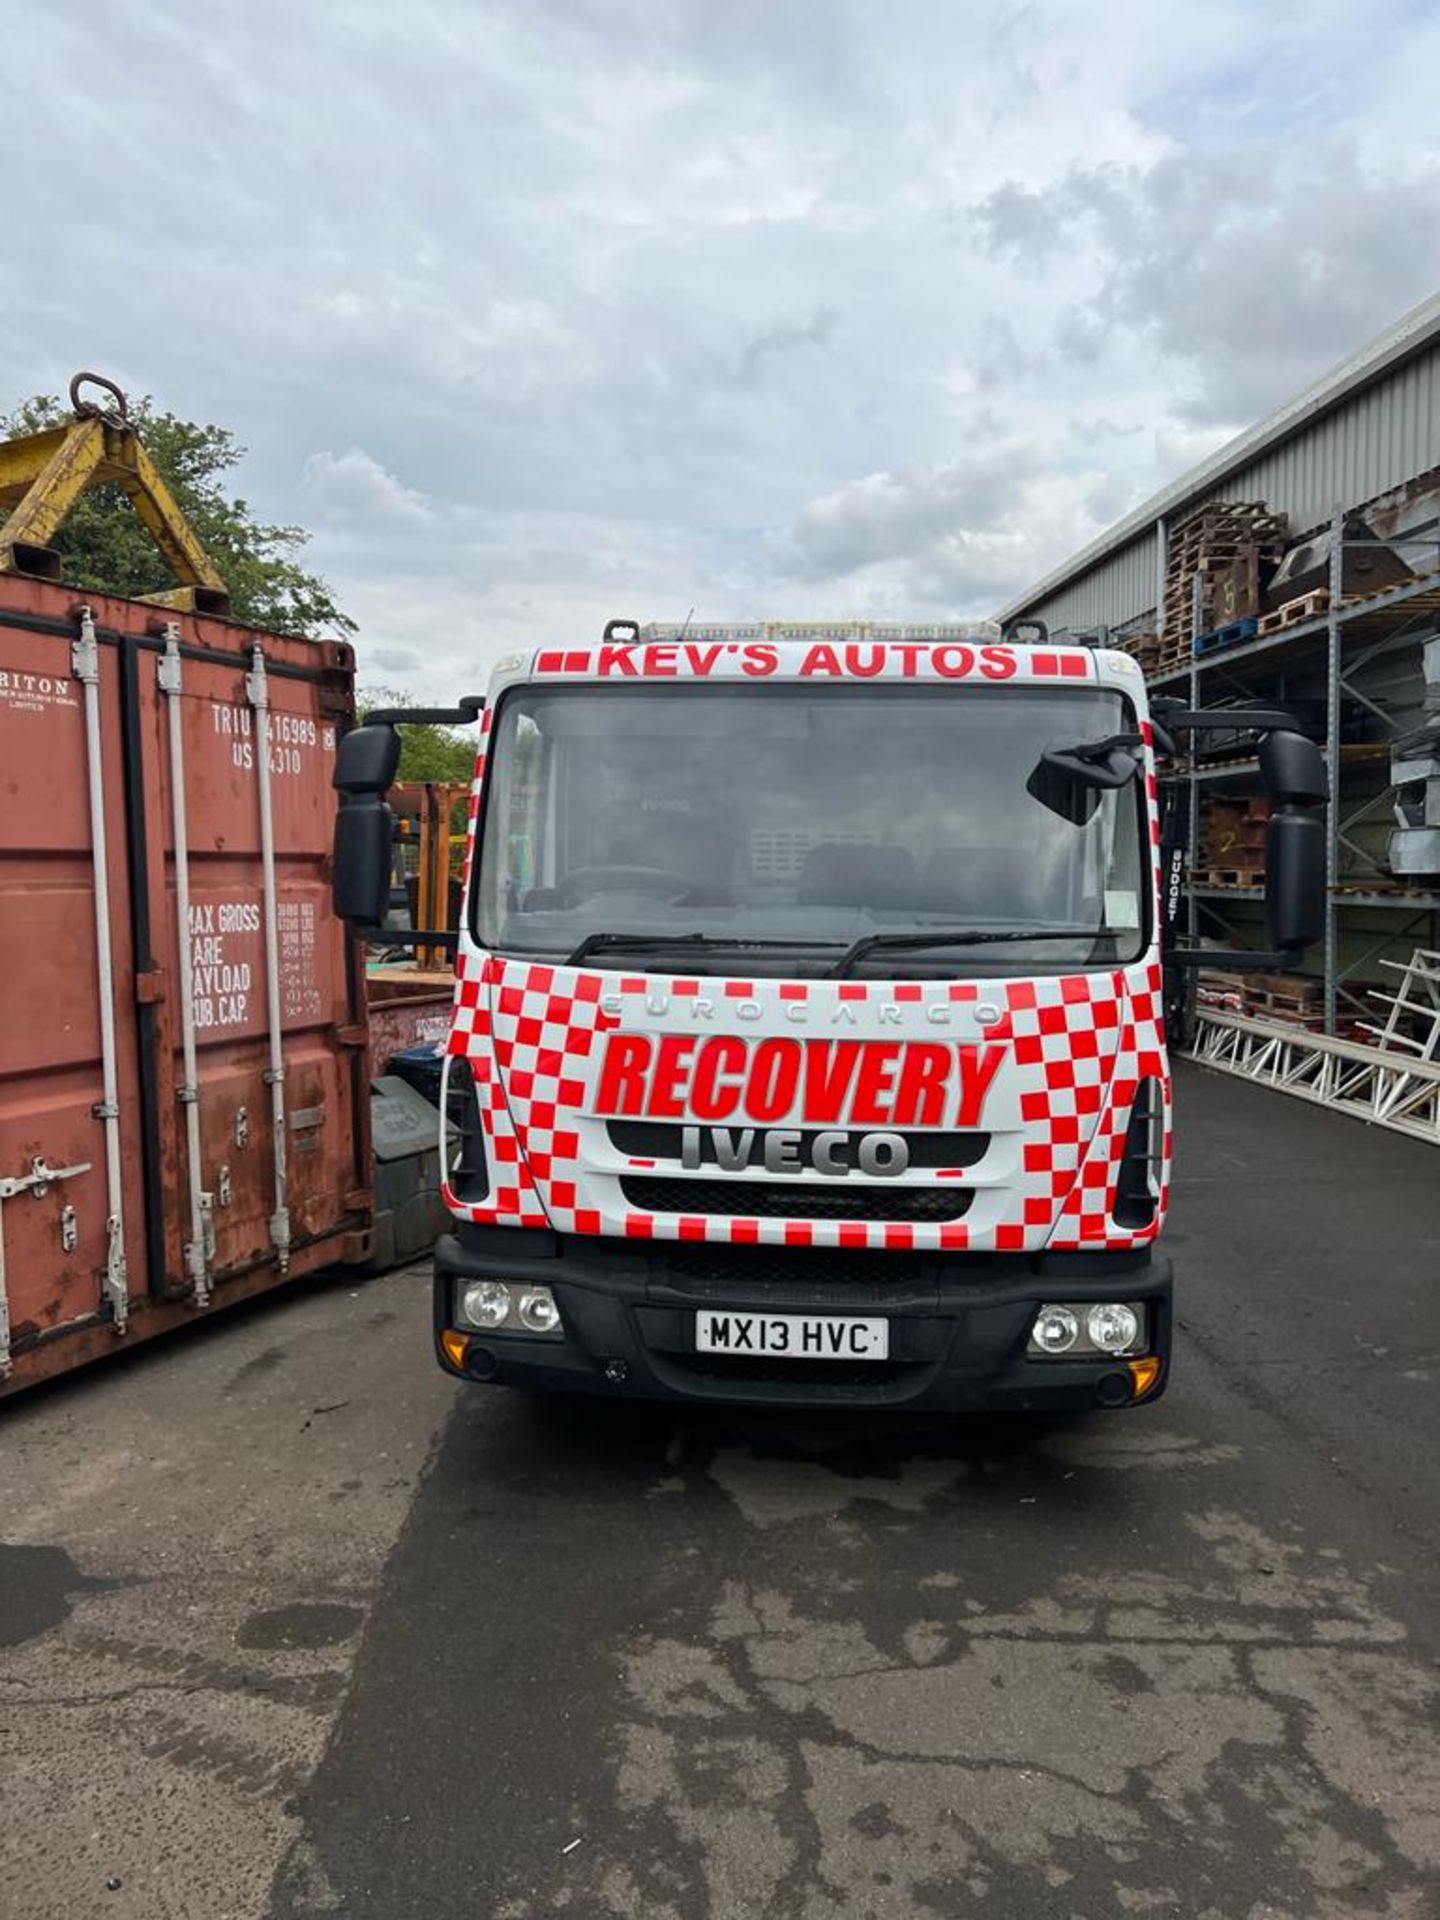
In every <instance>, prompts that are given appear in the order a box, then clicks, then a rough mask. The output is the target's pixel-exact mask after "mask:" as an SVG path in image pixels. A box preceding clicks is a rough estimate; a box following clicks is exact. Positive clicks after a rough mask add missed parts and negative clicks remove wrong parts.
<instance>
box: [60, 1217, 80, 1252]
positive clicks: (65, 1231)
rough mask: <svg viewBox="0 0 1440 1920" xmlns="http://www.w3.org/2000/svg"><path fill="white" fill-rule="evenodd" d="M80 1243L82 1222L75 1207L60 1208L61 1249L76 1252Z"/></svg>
mask: <svg viewBox="0 0 1440 1920" xmlns="http://www.w3.org/2000/svg"><path fill="white" fill-rule="evenodd" d="M79 1244H80V1222H79V1220H78V1218H77V1217H76V1213H75V1209H74V1207H62V1208H61V1209H60V1251H61V1252H62V1253H74V1251H75V1249H76V1247H77V1246H78V1245H79Z"/></svg>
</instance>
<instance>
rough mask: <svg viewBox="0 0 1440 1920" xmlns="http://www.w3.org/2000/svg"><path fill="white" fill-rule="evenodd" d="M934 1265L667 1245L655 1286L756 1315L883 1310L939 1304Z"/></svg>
mask: <svg viewBox="0 0 1440 1920" xmlns="http://www.w3.org/2000/svg"><path fill="white" fill-rule="evenodd" d="M933 1272H934V1262H933V1260H931V1259H930V1258H928V1257H927V1256H925V1255H923V1254H921V1255H916V1254H909V1253H880V1252H870V1251H865V1252H861V1251H859V1250H858V1249H854V1250H852V1249H850V1248H846V1247H825V1248H819V1247H729V1246H714V1245H709V1244H707V1245H703V1246H702V1245H696V1244H692V1243H690V1242H688V1241H685V1240H679V1241H676V1242H674V1243H673V1244H672V1245H667V1247H666V1250H665V1253H664V1257H663V1262H662V1263H661V1264H660V1266H659V1267H658V1268H657V1275H656V1277H657V1280H658V1282H659V1284H660V1285H661V1286H662V1287H663V1288H664V1289H665V1292H666V1294H667V1296H668V1295H669V1294H672V1293H673V1294H678V1295H680V1296H682V1297H683V1298H684V1299H686V1300H687V1301H689V1300H695V1301H700V1300H713V1301H719V1302H723V1303H724V1304H726V1305H730V1306H748V1307H753V1306H754V1305H755V1304H756V1302H757V1301H763V1302H764V1303H765V1305H766V1306H768V1307H771V1308H773V1309H775V1310H776V1311H779V1310H781V1309H782V1308H788V1307H797V1308H800V1309H804V1308H806V1307H819V1308H822V1309H829V1310H832V1311H833V1310H834V1309H835V1308H836V1307H856V1308H858V1309H859V1310H860V1312H861V1313H873V1312H875V1311H876V1309H877V1308H885V1307H923V1306H933V1305H934V1304H935V1282H934V1280H933V1278H932V1277H931V1275H932V1274H933Z"/></svg>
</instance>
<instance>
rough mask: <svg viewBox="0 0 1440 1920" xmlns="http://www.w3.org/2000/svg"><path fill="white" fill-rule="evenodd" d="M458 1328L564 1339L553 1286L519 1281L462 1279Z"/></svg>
mask: <svg viewBox="0 0 1440 1920" xmlns="http://www.w3.org/2000/svg"><path fill="white" fill-rule="evenodd" d="M455 1320H456V1324H457V1325H458V1326H462V1327H472V1328H475V1329H478V1330H479V1331H481V1332H484V1333H528V1334H534V1335H539V1336H540V1337H541V1338H545V1339H551V1340H563V1339H564V1337H565V1329H564V1327H563V1326H562V1325H561V1324H560V1308H559V1307H558V1305H557V1304H556V1301H555V1295H554V1294H553V1293H552V1292H551V1291H550V1289H549V1287H537V1286H534V1285H532V1284H531V1283H530V1282H528V1281H518V1280H508V1281H507V1280H462V1281H460V1282H459V1283H458V1284H457V1285H456V1288H455Z"/></svg>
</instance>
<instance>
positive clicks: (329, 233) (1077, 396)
mask: <svg viewBox="0 0 1440 1920" xmlns="http://www.w3.org/2000/svg"><path fill="white" fill-rule="evenodd" d="M1437 59H1440V28H1437V26H1436V25H1435V24H1434V23H1433V22H1432V21H1431V20H1430V19H1429V18H1428V17H1427V16H1424V15H1420V14H1417V15H1416V17H1415V18H1414V19H1413V20H1410V21H1408V22H1407V20H1406V18H1405V17H1404V14H1403V11H1402V14H1401V16H1400V17H1399V18H1397V19H1393V20H1391V21H1389V22H1388V23H1387V29H1386V32H1385V34H1384V35H1382V36H1380V37H1379V38H1378V39H1377V37H1376V35H1375V31H1374V27H1373V23H1372V22H1371V21H1370V20H1369V19H1368V17H1366V16H1364V15H1360V14H1357V13H1356V12H1355V10H1354V9H1353V7H1350V6H1344V5H1341V4H1340V0H1276V4H1274V5H1273V6H1267V7H1264V8H1256V7H1253V6H1248V5H1242V4H1239V0H1228V3H1227V0H1217V4H1216V5H1213V6H1206V7H1203V8H1196V7H1194V6H1190V5H1184V4H1182V3H1181V0H1093V4H1092V5H1089V6H1084V5H1081V6H1076V5H1073V4H1070V0H1029V3H1028V4H1015V3H1014V0H978V4H975V5H970V6H966V7H963V8H960V7H956V6H955V5H954V4H953V0H897V3H896V4H893V5H891V6H888V7H886V8H883V9H882V8H876V7H875V6H874V5H873V4H871V0H727V4H725V5H715V4H710V3H709V0H673V4H667V5H664V6H656V5H654V4H653V0H483V3H482V0H414V4H412V5H411V6H408V7H405V8H398V9H397V8H396V7H394V5H393V4H390V0H345V3H344V4H339V3H338V0H337V4H336V5H334V6H331V7H328V8H323V9H307V8H297V7H294V6H291V5H288V4H286V0H252V3H251V4H250V5H248V6H246V7H244V8H235V9H222V10H215V9H204V10H197V9H196V8H194V6H193V5H190V4H187V0H135V4H134V5H132V6H130V7H127V8H125V9H124V10H123V11H118V10H116V9H115V8H113V7H110V6H106V5H105V4H104V3H103V0H53V4H52V5H50V6H47V7H45V8H42V9H39V10H36V11H35V12H34V14H33V17H32V18H31V19H30V20H29V22H28V25H27V31H26V33H25V34H24V35H22V36H18V37H13V44H11V45H9V46H8V47H7V87H6V101H7V106H6V113H5V115H4V117H3V120H0V160H3V161H4V162H5V163H6V165H5V174H6V177H7V178H10V179H22V178H23V180H24V181H25V192H26V219H25V220H24V221H23V222H18V223H17V222H12V223H11V230H10V232H9V233H8V235H7V257H6V269H7V270H6V273H5V275H4V276H3V279H0V326H3V332H4V337H5V340H6V372H7V383H8V387H7V394H6V395H3V396H0V403H3V401H4V400H5V399H6V398H18V397H19V396H20V395H22V394H24V393H26V392H29V391H33V390H35V389H44V390H47V391H52V392H53V391H58V390H63V385H64V381H65V379H66V378H67V377H68V375H69V374H70V372H71V371H72V370H73V369H74V368H75V367H77V366H84V365H94V364H96V363H97V362H99V363H100V364H101V366H102V367H103V368H104V370H106V371H109V372H113V373H114V374H115V375H116V376H117V377H118V378H120V379H121V380H122V382H125V383H128V384H130V385H132V386H133V387H134V388H135V389H136V390H137V391H140V392H145V391H149V392H152V393H154V394H155V395H156V397H157V399H158V400H159V401H160V402H161V403H162V404H163V405H166V406H169V407H172V408H174V409H176V410H177V411H180V412H183V413H187V414H190V415H191V416H193V417H198V418H203V419H213V420H217V421H220V422H222V423H223V424H225V425H228V426H230V427H232V428H233V429H234V430H235V431H236V433H237V435H238V437H239V438H240V439H241V440H242V442H244V443H245V444H247V445H248V446H249V447H250V448H251V449H252V453H251V457H250V460H249V462H248V464H247V468H246V472H245V475H244V482H245V489H246V492H247V494H248V495H249V497H250V498H252V499H253V500H254V501H255V502H256V504H257V506H258V507H259V508H260V509H261V510H262V511H263V512H264V514H265V516H266V517H267V518H274V519H287V520H288V519H296V520H299V521H301V522H303V523H305V524H308V525H311V526H313V527H314V529H315V535H316V537H315V543H314V547H313V549H312V552H313V556H314V559H315V562H316V564H317V565H318V566H320V567H321V568H322V570H324V571H326V572H327V573H328V575H329V576H330V578H331V580H332V583H333V585H334V587H335V589H336V591H337V593H338V595H339V597H340V599H341V601H342V603H343V604H345V605H346V606H347V608H348V609H349V610H350V611H351V612H352V613H353V614H354V616H355V617H356V618H357V619H358V620H359V621H360V623H361V628H362V633H361V641H360V652H361V659H362V662H365V663H366V665H367V670H369V669H370V667H371V666H372V665H373V667H374V669H376V670H377V671H380V672H385V673H389V674H392V675H393V676H396V677H398V676H400V675H402V674H403V675H404V677H405V680H406V684H407V685H410V686H411V687H412V689H413V690H414V691H416V692H417V693H418V692H422V691H425V692H431V693H434V694H436V695H437V696H438V695H441V694H446V693H450V692H453V691H454V683H455V682H456V681H457V680H464V681H466V682H467V683H473V682H474V681H476V680H478V679H483V676H484V672H485V669H486V666H487V664H488V662H489V660H490V659H491V658H493V656H494V655H495V654H496V653H497V652H499V651H502V650H509V649H510V648H513V647H514V646H516V645H521V644H529V643H532V642H535V641H538V640H540V639H542V638H563V637H564V636H565V635H566V634H568V633H572V632H581V633H590V632H594V631H596V630H598V627H599V625H600V623H601V622H602V621H603V620H604V619H605V618H607V617H609V616H611V615H616V614H624V615H629V614H634V615H635V616H637V617H640V618H645V617H651V616H653V617H666V616H673V617H677V618H679V617H683V615H684V612H685V610H686V608H687V607H689V606H690V605H691V604H694V605H696V607H697V609H698V610H699V612H700V613H701V614H703V615H706V616H710V617H715V618H719V617H739V616H742V615H750V616H754V615H766V614H774V615H777V616H785V615H790V614H803V613H807V612H813V611H823V612H832V613H837V614H838V613H853V614H862V613H871V614H877V615H878V614H882V613H883V614H890V615H901V614H903V613H905V612H906V611H908V610H910V609H912V608H913V609H915V610H916V611H921V612H925V613H931V612H939V611H946V612H956V613H974V612H984V611H987V610H988V609H989V608H991V607H993V606H994V605H996V604H998V603H999V602H1001V601H1002V600H1004V599H1006V598H1008V597H1010V596H1011V595H1012V594H1013V593H1014V592H1016V591H1018V590H1019V589H1020V588H1022V587H1023V586H1025V585H1026V584H1027V583H1028V582H1029V581H1030V580H1031V579H1033V578H1035V577H1036V576H1037V575H1038V574H1040V573H1041V572H1043V571H1045V570H1047V569H1048V568H1049V567H1050V566H1052V565H1053V564H1055V563H1056V562H1058V561H1060V560H1062V559H1063V558H1064V557H1065V555H1066V554H1067V553H1069V552H1070V551H1072V550H1073V549H1074V548H1075V547H1076V546H1078V545H1079V544H1080V543H1081V542H1082V541H1083V540H1085V539H1088V538H1090V537H1091V536H1092V535H1093V534H1094V533H1096V532H1098V531H1099V530H1100V529H1101V528H1102V527H1103V526H1104V525H1105V524H1107V523H1108V521H1109V520H1111V519H1113V518H1114V517H1116V516H1117V515H1118V514H1119V513H1121V512H1123V511H1125V510H1126V508H1127V507H1129V506H1130V505H1133V504H1134V503H1135V502H1136V501H1137V500H1139V499H1140V498H1141V497H1143V495H1144V494H1145V493H1146V492H1148V491H1150V490H1151V489H1153V488H1154V487H1155V486H1156V485H1158V484H1159V483H1160V482H1162V481H1163V480H1165V479H1167V478H1169V477H1171V476H1172V475H1173V473H1174V472H1175V471H1176V470H1177V469H1178V468H1180V467H1182V466H1183V465H1185V464H1188V463H1189V462H1190V461H1191V460H1192V459H1193V458H1194V457H1196V453H1197V451H1199V452H1206V451H1209V450H1210V448H1211V447H1212V446H1213V445H1214V444H1215V443H1216V441H1217V440H1218V439H1220V438H1223V437H1225V435H1226V434H1228V433H1229V432H1232V431H1235V430H1238V429H1240V428H1242V427H1243V426H1245V425H1246V424H1247V423H1248V422H1249V421H1250V420H1251V419H1253V418H1254V417H1255V416H1256V415H1258V414H1259V413H1261V412H1263V411H1264V410H1265V409H1267V408H1268V407H1270V406H1272V405H1274V404H1277V403H1279V402H1281V401H1283V400H1284V399H1286V398H1287V397H1289V395H1290V394H1291V393H1292V392H1294V391H1295V390H1296V389H1297V388H1298V387H1299V386H1300V385H1301V384H1303V383H1304V382H1305V381H1307V380H1309V379H1311V378H1313V377H1314V376H1315V375H1317V374H1318V373H1320V372H1321V371H1323V370H1324V368H1325V366H1326V365H1327V364H1328V363H1329V362H1332V361H1333V360H1335V359H1336V358H1338V357H1340V356H1341V355H1343V354H1344V353H1345V352H1347V351H1349V350H1350V349H1351V348H1353V347H1354V346H1357V345H1359V344H1360V342H1361V341H1362V340H1363V339H1364V338H1366V337H1367V336H1368V335H1370V334H1372V333H1374V332H1376V331H1378V330H1379V329H1380V328H1381V327H1383V326H1385V325H1386V324H1387V323H1388V322H1389V321H1390V320H1391V319H1392V318H1394V317H1395V315H1396V313H1397V312H1398V311H1399V310H1401V309H1402V308H1404V307H1405V306H1407V305H1409V304H1411V303H1413V301H1415V300H1417V299H1419V298H1421V297H1423V296H1424V295H1425V294H1426V293H1427V292H1429V291H1430V290H1431V281H1432V277H1433V268H1432V265H1431V261H1430V257H1429V250H1428V249H1427V246H1426V240H1427V238H1428V235H1429V233H1431V232H1433V231H1434V230H1435V224H1436V221H1435V216H1436V213H1437V211H1440V203H1437V197H1436V195H1437V186H1436V182H1437V173H1440V148H1437V142H1436V139H1435V136H1434V135H1433V133H1428V132H1427V131H1426V129H1427V128H1428V126H1429V125H1430V122H1429V121H1428V120H1427V119H1426V117H1425V115H1426V111H1427V108H1426V100H1427V98H1428V96H1427V94H1426V92H1425V83H1426V77H1428V74H1430V73H1433V71H1434V68H1435V64H1436V61H1437ZM97 72H103V74H104V76H105V79H104V85H103V86H96V85H95V84H94V83H93V75H94V74H95V73H97ZM57 125H58V126H63V127H64V129H65V137H64V139H63V140H56V138H55V137H54V129H55V127H56V126H57ZM157 128H163V137H157V135H156V131H155V130H156V129H157ZM41 152H43V153H44V154H45V164H44V166H37V165H35V164H34V156H35V155H36V154H37V153H41ZM56 234H61V235H63V236H64V245H63V247H57V246H56V245H55V243H54V236H55V235H56ZM382 656H383V657H382ZM412 656H413V664H411V657H412ZM387 659H389V660H393V661H396V662H398V663H399V664H395V665H389V666H387V665H386V664H385V662H386V660H387Z"/></svg>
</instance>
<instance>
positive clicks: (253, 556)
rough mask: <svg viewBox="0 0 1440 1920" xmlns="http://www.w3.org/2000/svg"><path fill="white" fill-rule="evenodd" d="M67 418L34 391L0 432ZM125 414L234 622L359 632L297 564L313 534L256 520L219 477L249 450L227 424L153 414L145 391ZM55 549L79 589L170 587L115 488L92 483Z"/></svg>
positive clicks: (134, 591) (160, 561) (315, 634)
mask: <svg viewBox="0 0 1440 1920" xmlns="http://www.w3.org/2000/svg"><path fill="white" fill-rule="evenodd" d="M70 417H71V416H70V414H69V412H68V410H67V409H66V408H65V407H64V406H63V405H62V404H61V402H60V401H59V400H57V399H55V398H54V396H53V395H50V394H36V395H35V396H34V397H33V398H32V399H29V400H26V401H24V402H22V403H21V405H19V406H18V407H16V408H15V410H14V412H13V413H9V414H3V415H0V438H6V437H9V436H11V435H15V434H22V433H39V432H42V431H43V430H44V429H45V428H47V427H57V426H63V425H66V424H67V423H68V422H69V420H70ZM130 418H131V419H132V420H133V421H134V423H135V425H136V427H137V428H138V429H139V433H140V438H141V440H142V441H143V442H144V444H145V448H146V450H147V452H148V453H149V455H150V457H151V459H152V460H153V461H154V462H155V465H156V466H157V467H158V468H159V469H160V473H161V475H162V476H163V478H164V480H165V483H166V485H167V486H168V487H169V488H170V490H171V492H172V493H173V494H174V495H175V498H176V500H177V501H178V502H179V505H180V509H181V511H182V512H183V513H184V515H185V517H186V519H187V520H188V521H189V522H190V524H191V526H192V527H193V528H194V529H195V533H196V536H197V538H198V539H199V541H200V544H201V545H202V546H203V547H204V548H205V551H206V552H207V553H208V554H209V555H210V558H211V559H212V560H213V561H214V563H215V565H216V567H217V568H218V569H219V572H220V577H221V579H222V580H223V581H224V582H225V585H226V587H227V588H228V590H229V593H230V600H231V605H232V606H233V608H234V612H235V618H236V619H237V620H243V621H244V622H245V623H246V624H247V625H248V626H253V627H267V628H270V629H271V630H273V631H274V632H277V633H296V634H301V635H304V636H307V637H309V638H311V639H318V638H319V637H320V636H321V635H335V634H345V633H354V632H355V630H356V629H355V622H354V621H353V620H351V619H350V618H349V617H348V616H347V615H346V614H344V613H342V612H341V611H340V609H339V607H338V606H336V604H335V601H334V598H333V597H332V595H331V592H330V589H329V587H328V586H327V585H326V584H325V582H324V581H323V580H322V579H321V578H320V577H319V575H318V574H314V573H309V572H307V571H306V569H305V568H304V567H302V566H301V565H300V564H299V561H298V559H297V555H298V554H299V553H300V551H301V549H302V548H303V547H304V546H305V545H306V543H307V542H308V540H309V538H310V536H309V534H308V533H306V531H305V529H304V528H303V527H284V526H269V525H267V524H266V523H265V522H264V521H261V520H258V519H257V518H256V517H255V514H254V512H253V511H252V509H251V507H250V503H249V502H248V501H247V500H243V499H238V498H232V497H231V495H230V494H229V493H228V492H227V491H226V487H225V476H226V475H227V474H228V473H229V472H230V470H231V469H232V468H233V467H235V466H238V465H239V463H240V461H241V460H242V459H243V458H244V454H245V449H244V448H243V447H242V446H239V445H238V444H237V443H236V440H235V436H234V435H233V434H232V433H231V432H230V431H229V429H228V428H226V427H214V426H199V425H197V424H196V422H195V421H193V420H180V419H177V418H176V416H175V415H174V414H173V413H159V412H157V411H156V409H155V405H154V402H153V401H152V400H150V399H148V398H146V399H144V400H141V401H140V402H138V404H137V403H134V402H132V403H131V407H130ZM55 546H56V549H57V550H58V552H59V553H60V555H61V557H62V559H63V561H64V565H65V578H66V580H68V581H69V582H71V584H72V585H74V586H77V587H91V588H93V589H94V590H95V591H96V592H97V593H118V594H127V595H130V596H132V597H133V596H135V595H138V594H145V593H163V592H164V591H165V590H166V588H168V587H173V586H174V584H175V582H174V580H173V578H172V577H171V573H170V569H169V567H168V566H167V564H166V562H165V559H164V557H163V555H162V554H161V553H160V550H159V548H158V547H157V546H156V545H155V542H154V541H153V540H152V539H151V537H150V535H149V533H148V532H147V531H146V530H145V527H144V525H143V524H142V522H141V520H140V518H139V516H138V515H137V513H136V512H135V509H134V507H132V506H131V504H130V502H129V500H128V499H127V498H126V496H125V493H124V491H123V490H122V489H121V488H120V487H117V486H101V487H94V488H92V489H91V490H90V491H89V492H88V493H87V494H86V495H85V496H84V498H83V499H81V500H80V501H79V502H78V503H77V504H76V507H75V510H74V511H73V513H71V515H70V516H69V518H68V519H67V520H66V522H65V524H64V526H63V527H62V528H61V529H60V531H59V533H58V534H57V535H56V538H55Z"/></svg>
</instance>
